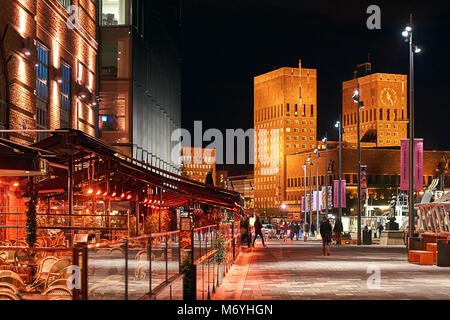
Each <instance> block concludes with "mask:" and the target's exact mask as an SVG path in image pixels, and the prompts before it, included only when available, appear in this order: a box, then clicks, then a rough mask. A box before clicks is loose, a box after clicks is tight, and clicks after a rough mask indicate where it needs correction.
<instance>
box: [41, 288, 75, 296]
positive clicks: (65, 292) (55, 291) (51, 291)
mask: <svg viewBox="0 0 450 320" xmlns="http://www.w3.org/2000/svg"><path fill="white" fill-rule="evenodd" d="M42 294H43V295H48V296H72V292H71V291H70V289H69V288H67V286H65V285H57V286H52V287H49V288H47V289H46V290H45V291H44V292H43V293H42Z"/></svg>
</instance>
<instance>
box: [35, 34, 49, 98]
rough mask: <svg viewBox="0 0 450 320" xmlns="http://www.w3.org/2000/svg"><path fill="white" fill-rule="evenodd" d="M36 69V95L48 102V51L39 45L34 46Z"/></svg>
mask: <svg viewBox="0 0 450 320" xmlns="http://www.w3.org/2000/svg"><path fill="white" fill-rule="evenodd" d="M36 49H37V60H38V63H37V68H36V95H37V96H38V97H39V98H41V99H44V100H48V49H47V48H46V47H45V46H44V45H42V44H41V43H39V42H38V43H37V44H36Z"/></svg>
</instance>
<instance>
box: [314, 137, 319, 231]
mask: <svg viewBox="0 0 450 320" xmlns="http://www.w3.org/2000/svg"><path fill="white" fill-rule="evenodd" d="M314 153H315V154H316V159H317V166H316V186H317V194H316V227H317V226H318V225H319V210H320V208H319V158H320V154H319V147H318V146H317V148H316V149H314Z"/></svg>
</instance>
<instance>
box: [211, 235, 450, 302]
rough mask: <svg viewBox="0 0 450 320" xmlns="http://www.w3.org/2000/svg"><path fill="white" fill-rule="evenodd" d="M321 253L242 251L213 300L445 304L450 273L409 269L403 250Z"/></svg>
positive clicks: (304, 246)
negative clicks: (440, 301)
mask: <svg viewBox="0 0 450 320" xmlns="http://www.w3.org/2000/svg"><path fill="white" fill-rule="evenodd" d="M321 250H322V248H321V242H319V241H317V240H308V242H306V243H305V242H303V241H296V240H293V241H292V242H290V243H284V242H282V241H280V240H270V241H269V243H268V246H267V248H263V247H262V245H261V243H260V240H258V241H257V245H256V248H245V249H244V250H243V252H242V254H241V255H240V257H239V258H238V259H237V261H236V263H235V264H234V265H233V266H232V268H231V269H230V271H229V272H228V274H227V276H226V277H225V279H224V282H223V283H222V285H221V286H220V287H219V288H217V289H216V290H217V291H216V293H215V294H214V296H213V297H212V298H213V300H297V299H298V300H300V299H345V300H348V299H387V300H391V299H450V268H442V267H437V266H420V265H416V264H410V263H408V261H407V250H406V248H405V247H404V246H379V245H374V246H360V247H358V246H354V245H346V246H332V247H331V255H330V256H325V257H324V256H322V251H321ZM374 270H375V271H374ZM376 270H379V274H380V277H379V279H380V280H379V282H378V283H379V286H378V287H377V281H376V278H374V277H375V275H376V273H377V271H376ZM368 280H369V281H368Z"/></svg>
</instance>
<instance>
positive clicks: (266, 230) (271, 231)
mask: <svg viewBox="0 0 450 320" xmlns="http://www.w3.org/2000/svg"><path fill="white" fill-rule="evenodd" d="M261 232H262V234H263V235H264V237H265V236H266V234H267V236H268V237H269V239H271V238H275V237H276V230H275V228H274V226H273V225H271V224H263V227H262V229H261Z"/></svg>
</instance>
